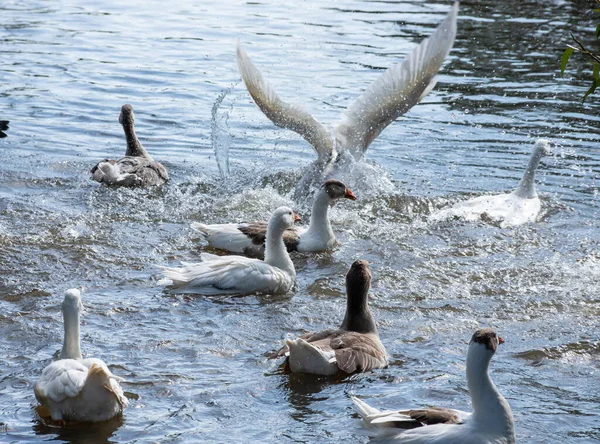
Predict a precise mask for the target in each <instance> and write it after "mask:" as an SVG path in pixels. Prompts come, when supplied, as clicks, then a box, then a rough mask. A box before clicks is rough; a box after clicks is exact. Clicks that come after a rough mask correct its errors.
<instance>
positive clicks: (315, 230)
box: [191, 180, 356, 256]
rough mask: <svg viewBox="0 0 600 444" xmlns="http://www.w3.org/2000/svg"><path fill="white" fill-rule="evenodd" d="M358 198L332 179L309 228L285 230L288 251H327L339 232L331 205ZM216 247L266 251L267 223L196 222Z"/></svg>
mask: <svg viewBox="0 0 600 444" xmlns="http://www.w3.org/2000/svg"><path fill="white" fill-rule="evenodd" d="M343 198H346V199H351V200H356V196H354V194H353V193H352V191H350V190H349V189H348V188H347V187H346V185H344V184H343V183H342V182H340V181H338V180H328V181H326V182H325V183H324V184H323V186H322V187H321V188H320V189H319V190H318V191H317V193H316V195H315V200H314V203H313V207H312V213H311V216H310V223H309V226H308V228H305V227H296V226H294V227H292V228H289V229H287V230H286V231H285V232H284V233H283V242H284V244H285V246H286V248H287V251H288V252H292V251H312V252H315V251H323V250H327V249H330V248H332V247H333V246H334V245H335V235H334V234H333V230H332V229H331V224H330V223H329V215H328V214H329V207H330V206H331V205H333V204H334V203H335V202H336V201H337V200H339V199H343ZM191 226H192V228H193V229H194V230H196V231H198V232H200V233H201V234H202V235H203V237H204V238H205V239H206V241H207V242H208V245H210V246H211V247H213V248H218V249H221V250H227V251H231V252H233V253H243V254H246V255H249V256H261V255H262V254H264V249H265V246H264V244H265V239H266V236H267V222H250V223H241V224H215V225H205V224H200V223H198V222H194V223H192V225H191Z"/></svg>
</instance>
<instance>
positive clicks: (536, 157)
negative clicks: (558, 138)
mask: <svg viewBox="0 0 600 444" xmlns="http://www.w3.org/2000/svg"><path fill="white" fill-rule="evenodd" d="M542 156H543V152H542V150H541V149H536V150H534V152H533V154H532V155H531V158H530V159H529V163H528V164H527V169H526V170H525V173H524V174H523V177H522V178H521V181H520V182H519V186H518V187H517V189H516V190H515V191H514V194H516V195H517V196H519V197H523V198H525V199H533V198H535V197H537V192H536V190H535V172H536V170H537V167H538V164H539V163H540V159H541V158H542Z"/></svg>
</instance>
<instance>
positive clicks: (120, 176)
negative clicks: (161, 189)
mask: <svg viewBox="0 0 600 444" xmlns="http://www.w3.org/2000/svg"><path fill="white" fill-rule="evenodd" d="M134 121H135V117H134V115H133V108H132V106H131V105H123V107H122V108H121V114H120V115H119V123H120V124H121V125H123V131H125V140H126V141H127V151H126V152H125V157H123V158H122V159H120V160H112V159H105V160H103V161H102V162H99V163H98V164H97V165H96V166H94V167H93V168H92V169H91V170H90V173H92V179H94V180H95V181H96V182H100V183H104V184H106V185H119V186H126V187H148V186H153V185H162V184H163V183H165V182H166V181H167V180H169V173H167V169H166V168H165V167H164V166H163V165H162V164H161V163H160V162H157V161H156V160H154V159H153V158H152V156H151V155H150V154H148V151H146V148H144V146H143V145H142V144H141V143H140V141H139V140H138V138H137V136H136V134H135V128H134V125H133V123H134Z"/></svg>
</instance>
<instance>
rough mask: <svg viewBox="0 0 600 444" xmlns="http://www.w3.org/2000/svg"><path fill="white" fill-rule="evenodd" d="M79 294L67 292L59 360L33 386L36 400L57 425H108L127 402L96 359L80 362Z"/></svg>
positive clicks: (103, 366) (73, 290)
mask: <svg viewBox="0 0 600 444" xmlns="http://www.w3.org/2000/svg"><path fill="white" fill-rule="evenodd" d="M81 310H83V305H82V303H81V295H80V292H79V290H77V289H71V290H67V292H66V294H65V298H64V301H63V304H62V312H63V318H64V329H65V334H64V342H63V346H62V349H61V351H60V359H59V360H58V361H55V362H53V363H51V364H50V365H48V366H47V367H46V368H45V369H44V371H43V372H42V376H40V379H38V381H37V382H36V383H35V386H34V392H35V397H36V398H37V400H38V401H39V403H40V404H41V405H42V407H44V408H45V409H47V410H48V411H49V413H50V416H51V418H52V419H53V420H54V421H56V422H58V423H59V424H64V422H65V421H85V422H100V421H107V420H109V419H111V418H113V417H115V416H117V415H120V414H121V413H122V412H123V409H124V408H125V407H127V405H128V404H129V401H128V400H127V398H126V397H125V395H124V394H123V389H122V388H121V386H120V385H119V381H122V380H123V378H121V377H119V376H116V375H114V374H113V373H112V372H111V371H110V370H109V369H108V367H107V366H106V364H105V363H104V362H103V361H102V360H100V359H97V358H86V359H83V358H82V356H81V349H80V345H79V316H80V313H81Z"/></svg>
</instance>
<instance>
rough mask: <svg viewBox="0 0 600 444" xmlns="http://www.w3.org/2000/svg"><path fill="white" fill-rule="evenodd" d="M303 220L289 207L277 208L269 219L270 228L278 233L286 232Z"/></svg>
mask: <svg viewBox="0 0 600 444" xmlns="http://www.w3.org/2000/svg"><path fill="white" fill-rule="evenodd" d="M299 220H301V219H300V216H298V215H297V214H296V213H294V212H293V211H292V209H291V208H289V207H279V208H277V209H276V210H275V211H274V212H273V214H272V215H271V218H270V219H269V226H270V227H273V229H275V230H277V231H282V232H283V231H285V230H287V229H288V228H292V227H293V226H294V222H297V221H299Z"/></svg>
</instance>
